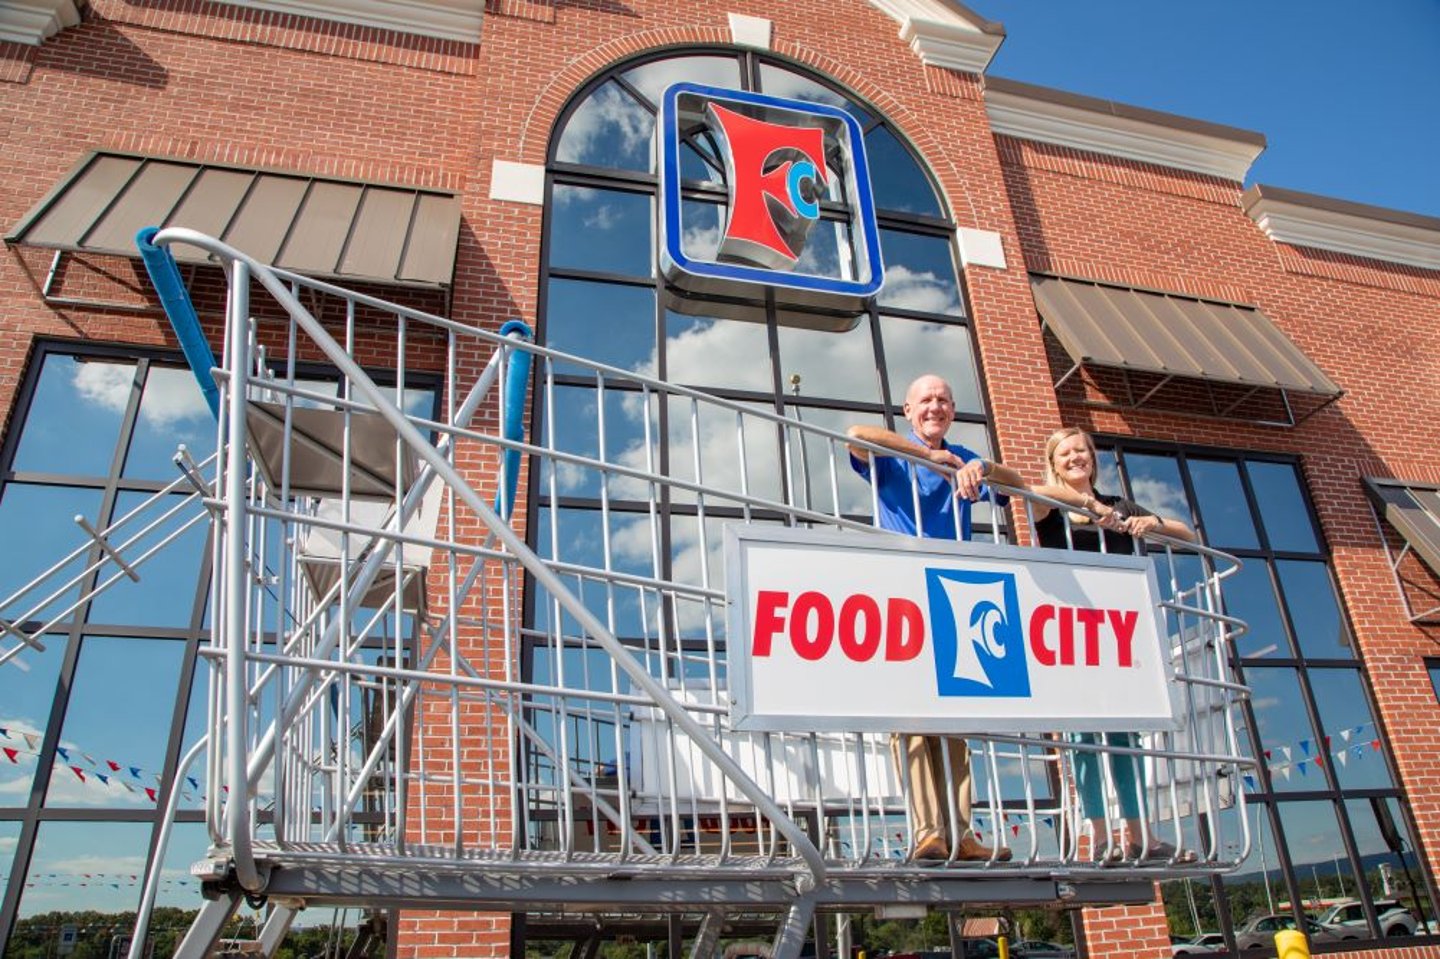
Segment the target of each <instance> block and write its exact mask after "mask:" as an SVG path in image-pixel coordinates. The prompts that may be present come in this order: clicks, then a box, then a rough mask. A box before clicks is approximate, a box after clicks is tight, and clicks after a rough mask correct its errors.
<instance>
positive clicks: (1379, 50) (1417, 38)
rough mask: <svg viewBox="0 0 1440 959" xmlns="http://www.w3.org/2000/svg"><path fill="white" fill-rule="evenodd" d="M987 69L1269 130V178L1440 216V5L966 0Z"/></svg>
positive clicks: (1256, 172) (1259, 174) (1258, 167)
mask: <svg viewBox="0 0 1440 959" xmlns="http://www.w3.org/2000/svg"><path fill="white" fill-rule="evenodd" d="M967 5H968V6H970V8H971V9H973V10H974V11H975V12H977V13H979V14H980V15H982V16H984V17H986V18H988V19H991V20H999V21H1000V22H1002V23H1003V24H1004V25H1005V29H1006V33H1007V34H1008V36H1007V37H1006V40H1005V42H1004V44H1003V45H1002V46H1001V47H1000V52H999V54H998V55H997V56H996V58H995V60H994V62H993V63H992V64H991V65H990V69H989V71H988V72H989V73H991V74H993V75H995V76H1002V77H1009V78H1011V79H1015V80H1022V81H1025V82H1027V83H1037V84H1040V85H1042V86H1049V87H1057V88H1059V89H1062V90H1069V91H1071V92H1073V93H1083V94H1088V95H1090V96H1097V97H1104V98H1106V99H1109V100H1118V101H1120V102H1122V103H1129V104H1134V105H1136V106H1142V107H1149V108H1151V109H1155V110H1165V111H1168V112H1171V113H1179V114H1182V115H1185V116H1191V117H1197V118H1199V119H1203V120H1210V121H1213V122H1215V123H1225V124H1229V125H1231V126H1237V127H1244V128H1245V129H1248V130H1256V131H1258V132H1260V133H1263V134H1265V136H1266V138H1267V139H1268V141H1269V144H1270V145H1269V146H1268V147H1267V148H1266V150H1265V152H1264V153H1262V154H1261V155H1260V159H1259V160H1257V161H1256V162H1255V164H1254V166H1252V167H1251V171H1250V177H1249V179H1248V180H1247V185H1249V184H1251V183H1264V184H1267V185H1270V186H1280V187H1288V188H1290V189H1294V190H1304V191H1307V192H1310V193H1319V194H1324V195H1327V196H1334V197H1340V198H1342V199H1346V200H1355V201H1358V202H1361V203H1372V204H1375V205H1378V206H1386V207H1393V208H1396V209H1401V210H1410V211H1413V212H1416V213H1424V214H1427V215H1430V216H1440V174H1437V172H1436V171H1437V166H1440V164H1437V159H1436V158H1437V156H1440V122H1437V113H1440V111H1437V108H1436V103H1435V98H1436V95H1437V94H1440V0H1378V2H1372V3H1355V2H1341V0H1303V2H1302V0H1203V2H1183V0H968V2H967Z"/></svg>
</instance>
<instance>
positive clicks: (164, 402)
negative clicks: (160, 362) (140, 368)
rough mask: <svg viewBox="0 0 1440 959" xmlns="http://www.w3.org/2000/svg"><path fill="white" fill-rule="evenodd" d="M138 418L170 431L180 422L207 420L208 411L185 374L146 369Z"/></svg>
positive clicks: (185, 372)
mask: <svg viewBox="0 0 1440 959" xmlns="http://www.w3.org/2000/svg"><path fill="white" fill-rule="evenodd" d="M140 416H141V418H142V419H144V420H145V421H146V422H147V423H149V424H150V425H151V426H155V427H159V428H166V427H173V426H174V425H176V424H177V423H179V422H181V421H182V420H191V419H209V418H210V407H209V406H208V405H207V404H206V402H205V397H204V395H203V394H201V392H200V387H199V384H197V383H196V382H195V377H194V375H193V374H191V372H190V371H189V370H176V369H166V368H164V367H154V366H152V367H151V368H150V372H149V374H148V375H147V376H146V378H145V399H144V401H143V402H142V403H141V405H140Z"/></svg>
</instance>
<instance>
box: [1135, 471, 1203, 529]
mask: <svg viewBox="0 0 1440 959" xmlns="http://www.w3.org/2000/svg"><path fill="white" fill-rule="evenodd" d="M1130 489H1131V491H1132V492H1134V494H1135V501H1136V502H1137V503H1140V504H1141V505H1142V506H1144V507H1145V508H1146V509H1149V510H1153V511H1154V512H1156V513H1159V514H1160V515H1161V516H1168V517H1171V518H1172V519H1178V520H1181V521H1183V522H1188V521H1189V518H1190V505H1189V503H1188V502H1187V501H1186V499H1185V491H1184V490H1183V489H1181V488H1180V487H1179V486H1177V485H1176V484H1174V483H1167V482H1165V481H1164V480H1159V479H1154V478H1153V477H1149V476H1141V477H1138V478H1132V479H1131V480H1130Z"/></svg>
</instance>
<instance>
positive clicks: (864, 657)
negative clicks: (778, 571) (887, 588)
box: [751, 567, 1140, 699]
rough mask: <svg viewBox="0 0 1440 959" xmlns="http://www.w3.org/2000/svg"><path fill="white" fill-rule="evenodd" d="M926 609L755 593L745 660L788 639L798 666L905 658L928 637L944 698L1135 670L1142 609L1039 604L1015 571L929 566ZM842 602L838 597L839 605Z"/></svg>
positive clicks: (1019, 694) (1026, 692) (892, 602)
mask: <svg viewBox="0 0 1440 959" xmlns="http://www.w3.org/2000/svg"><path fill="white" fill-rule="evenodd" d="M925 587H926V589H925V594H926V604H925V605H926V607H928V610H927V609H926V608H922V606H921V604H920V603H917V602H915V601H914V600H912V599H909V598H906V597H904V596H889V597H880V596H873V595H870V594H868V593H854V594H851V595H849V596H845V597H832V596H830V595H828V594H827V593H825V592H822V591H819V590H805V591H798V592H792V591H789V590H766V589H762V590H759V591H758V592H757V594H756V605H755V616H754V634H753V635H752V637H751V654H752V655H753V656H754V657H755V658H757V659H765V658H769V657H771V656H773V655H774V654H775V651H776V647H777V645H778V644H784V643H787V642H788V644H789V645H790V647H791V649H792V650H793V651H794V653H795V655H796V656H797V657H799V658H800V659H801V660H803V661H808V662H821V661H825V660H830V659H834V658H844V659H847V660H850V661H852V662H856V663H866V662H870V661H872V660H876V659H879V660H883V661H889V662H903V661H908V660H913V659H915V658H916V657H918V656H920V655H921V654H922V653H923V652H924V651H925V646H926V638H927V636H928V637H929V638H930V640H931V642H930V643H929V645H930V652H931V656H932V658H933V660H934V667H935V686H936V692H937V693H938V694H939V695H940V696H965V697H1006V698H1021V699H1024V698H1029V697H1030V696H1031V695H1032V683H1031V679H1032V676H1031V671H1032V669H1034V670H1035V671H1037V672H1039V671H1048V670H1057V669H1064V670H1070V669H1076V670H1082V671H1083V670H1087V669H1099V668H1120V669H1130V668H1133V667H1134V666H1135V665H1136V663H1135V649H1134V646H1135V634H1136V626H1137V624H1138V623H1139V622H1140V611H1139V610H1138V609H1113V608H1104V607H1087V606H1070V605H1065V604H1060V603H1053V602H1038V603H1035V604H1033V605H1032V606H1031V607H1030V608H1029V609H1026V610H1023V611H1022V609H1021V605H1020V601H1019V598H1018V591H1017V589H1016V580H1015V574H1014V573H1007V572H991V571H985V570H956V569H947V568H934V567H929V568H926V569H925ZM837 599H838V601H837Z"/></svg>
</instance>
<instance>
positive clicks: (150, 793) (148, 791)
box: [145, 786, 157, 802]
mask: <svg viewBox="0 0 1440 959" xmlns="http://www.w3.org/2000/svg"><path fill="white" fill-rule="evenodd" d="M145 795H146V796H149V797H150V801H151V802H156V801H157V800H156V799H155V790H153V789H151V788H150V787H149V786H146V787H145Z"/></svg>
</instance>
